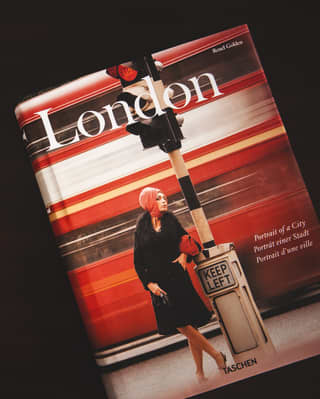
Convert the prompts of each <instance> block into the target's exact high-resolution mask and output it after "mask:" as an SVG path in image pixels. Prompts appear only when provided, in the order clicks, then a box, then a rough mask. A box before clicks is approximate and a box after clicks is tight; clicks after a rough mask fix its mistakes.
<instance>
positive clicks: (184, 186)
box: [168, 149, 216, 261]
mask: <svg viewBox="0 0 320 399" xmlns="http://www.w3.org/2000/svg"><path fill="white" fill-rule="evenodd" d="M168 155H169V158H170V162H171V165H172V168H173V170H174V171H175V174H176V176H177V179H178V182H179V184H180V187H181V191H182V193H183V195H184V198H185V200H186V202H187V205H188V207H189V210H190V214H191V217H192V220H193V223H194V225H195V227H196V229H197V232H198V234H199V238H200V241H201V243H202V245H203V248H204V251H203V255H204V256H201V255H200V257H198V258H197V261H201V260H203V259H205V257H209V256H210V252H211V251H210V249H211V248H213V247H215V245H216V244H215V241H214V238H213V235H212V232H211V229H210V226H209V223H208V220H207V218H206V215H205V213H204V211H203V208H202V207H201V204H200V201H199V199H198V196H197V193H196V191H195V189H194V186H193V184H192V181H191V178H190V175H189V172H188V169H187V167H186V165H185V162H184V159H183V157H182V154H181V152H180V150H179V149H178V150H174V151H172V152H169V153H168Z"/></svg>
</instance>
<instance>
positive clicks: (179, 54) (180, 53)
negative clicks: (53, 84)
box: [15, 25, 249, 128]
mask: <svg viewBox="0 0 320 399" xmlns="http://www.w3.org/2000/svg"><path fill="white" fill-rule="evenodd" d="M246 32H249V30H248V27H247V25H241V26H238V27H236V28H232V29H228V30H226V31H223V32H220V33H215V34H213V35H210V36H206V37H204V38H201V39H197V40H193V41H191V42H188V43H184V44H181V45H178V46H175V47H172V48H170V49H167V50H163V51H160V52H158V53H156V54H154V57H155V58H156V59H158V60H159V61H161V62H162V63H163V64H164V65H165V66H168V65H171V64H173V63H176V62H178V61H181V60H183V59H185V58H187V57H191V56H192V55H195V54H198V53H200V52H202V51H205V50H206V49H208V48H210V47H213V46H216V45H218V44H220V43H222V42H224V41H227V40H231V39H232V38H235V37H237V36H239V35H240V34H243V33H246ZM93 75H94V74H91V75H88V76H85V77H83V78H80V79H78V80H76V81H73V82H70V83H67V84H65V85H63V86H61V87H60V88H58V89H53V90H51V91H50V92H48V93H49V94H50V95H48V94H47V93H44V94H43V95H40V96H38V97H37V98H36V101H35V99H30V100H28V101H25V102H23V103H21V104H19V105H18V106H17V107H16V110H15V113H16V117H17V119H18V123H19V125H20V127H21V128H22V127H23V126H25V125H26V124H28V123H31V122H33V121H34V120H37V119H39V115H35V112H38V111H41V110H43V109H46V108H51V111H50V113H54V112H57V111H59V110H61V109H64V108H66V107H70V106H71V105H74V104H76V103H78V102H79V101H85V100H87V99H89V98H92V97H94V96H96V95H101V94H102V93H104V92H107V91H109V90H111V89H112V88H116V87H118V86H120V83H119V81H118V80H115V79H113V78H110V77H109V76H108V75H107V74H106V73H104V71H100V72H98V73H96V75H97V77H96V79H94V80H93V79H92V76H93ZM90 77H91V80H88V78H90ZM61 88H63V94H61Z"/></svg>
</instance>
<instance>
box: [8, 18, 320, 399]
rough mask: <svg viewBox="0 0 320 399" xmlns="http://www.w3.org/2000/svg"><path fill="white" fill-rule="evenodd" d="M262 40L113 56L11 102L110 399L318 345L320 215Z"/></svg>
mask: <svg viewBox="0 0 320 399" xmlns="http://www.w3.org/2000/svg"><path fill="white" fill-rule="evenodd" d="M253 37H254V34H253V32H251V33H250V31H249V27H248V26H247V25H240V26H236V27H232V28H230V29H227V30H224V31H222V32H219V33H214V34H212V35H209V36H205V37H203V38H200V39H196V40H193V41H190V42H186V43H183V44H179V45H177V46H175V47H172V48H169V49H165V50H162V51H158V52H154V53H152V54H151V53H145V54H138V55H137V57H136V58H135V59H128V60H126V61H125V62H123V63H122V64H119V65H114V64H113V61H112V60H108V62H109V64H108V65H106V68H105V69H103V70H99V71H97V72H93V73H91V74H89V75H86V76H81V77H79V78H78V79H76V80H74V81H71V82H68V83H65V84H63V85H61V86H59V87H56V88H53V89H50V90H46V91H44V92H42V93H41V94H38V95H36V96H32V97H30V98H29V99H26V100H24V101H23V102H21V103H19V104H18V105H17V107H16V109H15V115H16V118H17V121H18V124H19V126H20V129H21V133H22V139H23V141H24V144H25V148H26V151H27V154H28V156H29V157H30V161H31V164H32V168H33V171H34V173H35V177H36V180H37V183H38V185H39V189H40V192H41V196H42V199H43V203H44V206H45V207H46V210H47V214H48V218H49V220H50V223H51V226H52V230H53V233H54V236H55V240H56V244H57V248H58V251H59V254H60V256H61V264H62V267H63V268H64V269H65V271H66V273H67V275H68V277H69V279H70V282H71V286H72V289H73V293H74V296H75V299H76V301H77V304H78V307H79V311H80V313H81V316H82V320H83V323H84V325H85V328H86V331H87V334H88V338H89V341H90V344H91V346H92V351H93V353H94V357H95V360H96V363H97V366H98V368H99V370H100V372H101V378H102V381H103V384H104V386H105V390H106V394H107V397H108V398H110V399H127V398H133V397H139V398H141V399H148V398H151V397H152V398H154V399H164V398H166V399H170V398H171V399H175V398H192V397H198V396H197V395H200V397H201V394H202V393H205V392H210V391H214V390H215V389H217V388H219V387H222V386H225V385H228V384H231V383H233V382H235V381H238V380H243V379H246V378H248V377H251V376H254V375H258V374H261V373H264V372H266V371H268V370H272V369H276V368H280V367H283V366H285V365H288V364H290V363H293V362H296V361H299V360H302V359H306V358H309V357H312V356H314V355H317V354H319V353H320V350H319V348H320V333H319V331H320V319H319V311H320V304H319V283H320V269H319V234H320V232H319V222H318V218H317V215H316V213H315V210H314V208H313V205H312V202H311V199H310V197H309V193H308V191H307V189H306V186H305V183H304V181H303V178H302V176H301V173H300V170H299V167H298V165H297V162H296V159H295V156H294V154H293V151H292V148H291V145H290V131H288V133H287V131H286V128H285V126H284V124H283V122H282V119H281V116H280V114H281V110H278V108H277V105H276V103H275V100H274V98H273V95H272V92H271V90H270V87H269V84H268V80H267V77H266V75H265V73H264V70H263V66H262V65H261V62H260V60H259V56H258V54H257V51H256V48H255V45H254V39H253ZM124 57H125V54H124ZM93 67H94V66H93Z"/></svg>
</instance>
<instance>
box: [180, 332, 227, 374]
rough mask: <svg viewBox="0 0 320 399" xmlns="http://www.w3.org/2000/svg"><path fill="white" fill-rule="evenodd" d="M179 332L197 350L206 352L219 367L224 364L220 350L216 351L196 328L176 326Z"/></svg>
mask: <svg viewBox="0 0 320 399" xmlns="http://www.w3.org/2000/svg"><path fill="white" fill-rule="evenodd" d="M177 330H178V331H179V332H181V333H182V334H183V335H185V336H186V337H187V338H188V340H189V342H191V343H192V345H193V346H194V347H197V348H198V350H201V351H205V352H207V353H208V354H209V355H210V356H211V357H212V358H213V359H214V360H215V361H216V363H217V365H218V367H219V368H222V367H224V366H225V362H224V358H223V356H222V355H221V353H220V352H218V351H216V350H215V349H214V347H213V346H212V345H211V344H210V342H209V341H208V340H207V338H206V337H204V336H203V335H202V334H201V333H200V332H199V331H198V330H197V329H196V328H194V327H192V326H185V327H179V328H177Z"/></svg>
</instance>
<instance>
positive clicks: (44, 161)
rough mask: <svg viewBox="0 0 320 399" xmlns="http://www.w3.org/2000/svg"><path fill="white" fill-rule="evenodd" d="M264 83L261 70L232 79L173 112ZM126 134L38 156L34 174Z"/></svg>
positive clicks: (114, 133) (117, 132) (107, 135)
mask: <svg viewBox="0 0 320 399" xmlns="http://www.w3.org/2000/svg"><path fill="white" fill-rule="evenodd" d="M265 82H266V77H265V74H264V72H263V71H262V70H260V71H257V72H253V73H251V74H248V75H246V76H242V77H240V78H237V79H234V80H233V81H231V82H228V83H225V84H223V85H221V87H220V89H221V91H223V95H221V96H219V97H211V98H208V99H207V100H206V101H203V102H201V103H200V104H198V103H197V102H196V100H197V96H193V97H192V99H191V101H190V103H189V104H188V105H187V106H186V107H185V108H183V109H181V110H176V111H175V112H177V113H184V112H188V111H190V110H192V109H194V108H197V107H200V106H202V105H205V104H207V103H210V102H213V101H216V100H218V99H220V98H222V97H224V96H227V95H230V94H232V93H234V92H237V91H240V90H243V89H247V88H249V87H254V86H256V85H257V84H261V83H265ZM211 93H212V90H207V91H206V92H205V93H203V95H204V97H206V95H208V96H209V95H210V94H211ZM175 105H176V106H178V107H179V106H181V105H183V100H182V101H179V102H178V103H177V104H175ZM128 134H129V133H128V132H127V131H126V130H125V125H123V126H122V127H121V128H119V129H114V130H108V131H105V132H103V133H101V134H100V135H98V136H95V137H92V138H88V139H85V140H82V141H80V142H78V143H75V144H73V145H70V146H66V147H64V148H61V149H59V150H56V151H54V152H52V153H46V154H45V155H41V156H39V157H38V158H37V159H35V160H34V161H33V162H32V167H33V170H34V172H38V171H39V170H41V169H43V168H46V167H48V166H50V165H53V164H55V163H58V162H61V161H63V160H65V159H68V158H72V157H73V156H76V155H78V154H81V153H84V152H86V151H89V150H91V149H93V148H96V147H99V146H101V145H103V144H106V143H108V142H110V141H113V140H117V139H120V138H121V137H124V136H126V135H128Z"/></svg>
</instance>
